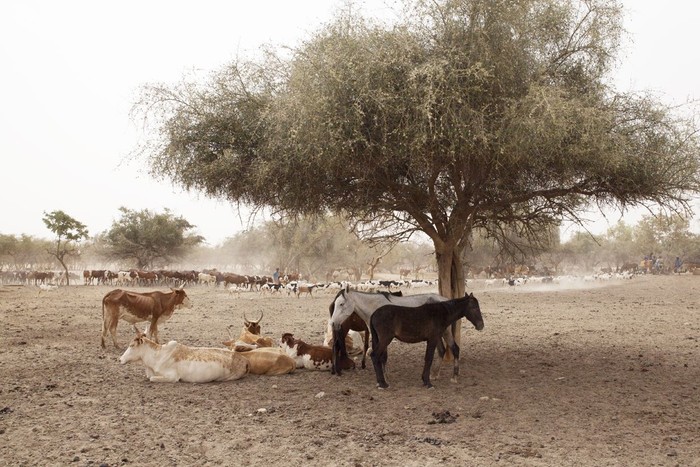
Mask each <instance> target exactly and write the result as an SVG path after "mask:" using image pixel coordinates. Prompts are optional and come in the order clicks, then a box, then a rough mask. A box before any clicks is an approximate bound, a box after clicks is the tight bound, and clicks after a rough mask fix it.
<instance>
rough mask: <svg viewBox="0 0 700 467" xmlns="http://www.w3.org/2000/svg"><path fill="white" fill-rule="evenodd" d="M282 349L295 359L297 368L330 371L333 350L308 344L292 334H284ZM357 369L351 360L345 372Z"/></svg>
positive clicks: (281, 340) (281, 343) (281, 341)
mask: <svg viewBox="0 0 700 467" xmlns="http://www.w3.org/2000/svg"><path fill="white" fill-rule="evenodd" d="M280 347H282V349H283V350H284V351H285V352H286V353H287V355H289V356H290V357H292V358H293V359H294V361H295V362H296V365H297V368H306V369H309V370H330V369H331V363H332V362H331V360H332V356H333V355H332V354H333V349H331V348H330V347H325V346H323V345H311V344H307V343H306V342H304V341H303V340H301V339H295V338H294V335H293V334H291V333H288V332H287V333H284V334H282V339H280ZM353 368H355V362H353V361H352V360H349V363H347V365H346V366H345V367H343V369H344V370H351V369H353Z"/></svg>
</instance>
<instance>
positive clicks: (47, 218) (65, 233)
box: [42, 211, 88, 243]
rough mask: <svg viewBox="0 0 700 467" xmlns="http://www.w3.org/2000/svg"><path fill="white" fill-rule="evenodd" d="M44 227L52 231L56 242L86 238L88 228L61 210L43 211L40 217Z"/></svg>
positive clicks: (77, 240) (76, 240)
mask: <svg viewBox="0 0 700 467" xmlns="http://www.w3.org/2000/svg"><path fill="white" fill-rule="evenodd" d="M42 220H43V221H44V224H45V225H46V228H47V229H49V230H50V231H51V232H53V233H54V234H55V235H56V237H57V239H58V242H59V243H60V242H61V241H62V240H63V241H66V242H79V241H81V240H84V239H87V238H88V230H87V227H86V226H85V224H83V223H82V222H79V221H77V220H75V219H73V218H72V217H71V216H69V215H68V214H66V213H65V212H63V211H52V212H50V213H48V214H47V213H44V217H43V219H42Z"/></svg>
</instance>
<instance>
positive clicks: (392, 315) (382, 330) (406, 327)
mask: <svg viewBox="0 0 700 467" xmlns="http://www.w3.org/2000/svg"><path fill="white" fill-rule="evenodd" d="M460 318H467V319H468V320H469V321H470V322H471V323H472V324H473V325H474V327H475V328H476V329H477V330H478V331H481V330H482V329H483V328H484V320H483V318H482V317H481V309H480V308H479V301H478V300H477V299H476V298H475V297H474V294H469V295H466V296H464V297H462V298H457V299H454V300H447V301H443V302H439V303H426V304H423V305H420V306H417V307H407V306H399V305H384V306H381V307H380V308H378V309H377V310H376V311H375V312H374V313H373V314H372V317H371V318H370V330H371V331H372V363H373V364H374V372H375V373H376V376H377V386H378V387H379V388H382V389H384V388H388V387H389V385H388V384H387V382H386V375H385V372H384V367H385V365H386V362H387V355H388V354H387V347H388V346H389V344H390V343H391V341H392V340H394V338H396V339H398V340H400V341H402V342H408V343H416V342H427V345H426V348H425V362H424V365H423V376H422V378H423V385H424V386H425V387H427V388H432V387H433V385H432V383H431V382H430V367H431V366H432V364H433V356H434V354H435V349H436V348H437V346H438V344H439V343H440V340H441V338H442V336H443V335H444V333H445V330H446V329H448V328H449V327H450V325H451V324H452V323H454V322H455V321H457V320H458V319H460ZM451 350H452V354H453V355H454V375H455V376H457V375H458V374H459V346H458V345H457V344H456V343H454V342H453V343H452V348H451Z"/></svg>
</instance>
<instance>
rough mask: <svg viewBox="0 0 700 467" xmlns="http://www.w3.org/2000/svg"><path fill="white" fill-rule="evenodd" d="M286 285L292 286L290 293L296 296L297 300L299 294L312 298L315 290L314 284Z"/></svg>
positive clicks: (295, 283) (294, 283)
mask: <svg viewBox="0 0 700 467" xmlns="http://www.w3.org/2000/svg"><path fill="white" fill-rule="evenodd" d="M292 284H293V285H292ZM287 285H288V286H289V285H292V292H293V293H294V295H296V296H297V298H299V297H301V294H303V293H305V294H308V295H309V297H313V296H314V295H313V291H314V289H315V288H316V284H299V283H298V282H290V283H289V284H287Z"/></svg>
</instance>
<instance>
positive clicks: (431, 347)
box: [423, 337, 440, 389]
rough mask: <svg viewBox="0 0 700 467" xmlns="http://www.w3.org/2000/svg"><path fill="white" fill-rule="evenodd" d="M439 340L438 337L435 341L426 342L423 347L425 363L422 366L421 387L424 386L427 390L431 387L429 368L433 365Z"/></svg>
mask: <svg viewBox="0 0 700 467" xmlns="http://www.w3.org/2000/svg"><path fill="white" fill-rule="evenodd" d="M439 340H440V338H439V337H438V338H437V339H431V340H428V343H427V345H426V346H425V363H424V365H423V386H425V387H426V388H428V389H430V388H432V387H433V384H432V383H431V382H430V367H431V366H432V364H433V357H434V356H435V347H437V343H438V341H439Z"/></svg>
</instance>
